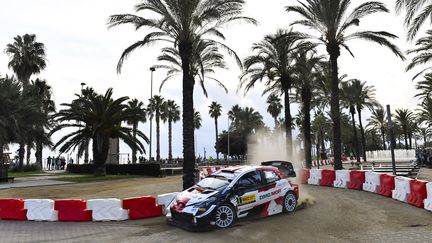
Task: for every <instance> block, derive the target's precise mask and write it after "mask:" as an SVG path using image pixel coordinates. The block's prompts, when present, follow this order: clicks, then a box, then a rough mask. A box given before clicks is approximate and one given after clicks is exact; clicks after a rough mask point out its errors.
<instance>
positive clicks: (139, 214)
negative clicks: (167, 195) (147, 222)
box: [123, 197, 162, 219]
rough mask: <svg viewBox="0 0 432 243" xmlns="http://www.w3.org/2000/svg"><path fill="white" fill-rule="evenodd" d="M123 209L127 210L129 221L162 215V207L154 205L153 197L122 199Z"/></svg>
mask: <svg viewBox="0 0 432 243" xmlns="http://www.w3.org/2000/svg"><path fill="white" fill-rule="evenodd" d="M123 208H124V209H129V218H130V219H143V218H149V217H156V216H161V215H162V206H160V205H156V199H155V198H154V197H135V198H126V199H123Z"/></svg>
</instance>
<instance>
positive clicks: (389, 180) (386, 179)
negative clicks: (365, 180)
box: [377, 174, 395, 197]
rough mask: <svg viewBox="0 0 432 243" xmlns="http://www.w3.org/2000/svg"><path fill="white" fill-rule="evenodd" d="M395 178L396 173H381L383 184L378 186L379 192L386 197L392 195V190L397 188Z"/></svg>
mask: <svg viewBox="0 0 432 243" xmlns="http://www.w3.org/2000/svg"><path fill="white" fill-rule="evenodd" d="M394 178H395V176H394V175H388V174H381V177H380V183H381V184H380V185H379V186H378V191H377V193H378V194H380V195H382V196H385V197H391V196H392V191H393V190H394V189H395V180H394Z"/></svg>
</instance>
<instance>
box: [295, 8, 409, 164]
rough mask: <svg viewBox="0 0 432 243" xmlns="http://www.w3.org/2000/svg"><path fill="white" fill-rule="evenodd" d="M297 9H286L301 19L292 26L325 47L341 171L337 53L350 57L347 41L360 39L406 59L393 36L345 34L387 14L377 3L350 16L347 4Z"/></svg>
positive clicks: (358, 32) (336, 149) (384, 32)
mask: <svg viewBox="0 0 432 243" xmlns="http://www.w3.org/2000/svg"><path fill="white" fill-rule="evenodd" d="M299 3H300V6H289V7H287V8H286V9H287V11H288V12H294V13H298V14H300V15H301V16H302V18H303V19H301V20H297V21H294V22H293V23H292V24H293V25H296V24H300V25H303V26H306V27H308V28H310V29H313V30H315V31H317V32H318V33H317V34H316V35H314V38H315V39H316V40H318V42H319V43H320V44H324V45H325V46H326V49H327V52H328V54H329V56H330V65H331V113H332V119H333V154H334V160H335V166H334V167H335V169H342V162H341V151H342V147H341V127H340V124H341V123H340V111H339V108H340V106H339V81H338V77H339V74H338V58H339V56H340V49H341V48H344V49H346V50H347V51H348V52H349V53H350V54H351V55H353V54H352V52H351V50H350V49H349V47H348V45H347V44H348V41H350V40H355V39H362V40H367V41H371V42H375V43H378V44H380V45H382V46H385V47H388V48H390V50H391V51H392V52H393V53H394V54H395V55H396V56H398V57H400V58H401V59H403V60H404V59H405V58H404V56H403V54H402V53H401V51H400V50H399V48H398V47H396V46H395V45H394V44H392V43H391V42H390V41H389V39H395V38H397V36H396V35H393V34H391V33H388V32H386V31H368V30H364V31H363V30H362V31H356V32H352V33H349V32H348V31H349V30H350V29H352V27H354V26H358V25H359V24H360V19H362V18H364V17H366V16H368V15H371V14H374V13H379V12H389V10H388V9H387V8H386V7H385V5H384V4H382V3H380V2H366V3H363V4H361V5H359V6H358V7H356V8H355V9H354V10H353V11H352V12H351V13H349V12H348V7H349V5H350V3H351V2H350V1H349V0H307V1H306V3H303V2H299Z"/></svg>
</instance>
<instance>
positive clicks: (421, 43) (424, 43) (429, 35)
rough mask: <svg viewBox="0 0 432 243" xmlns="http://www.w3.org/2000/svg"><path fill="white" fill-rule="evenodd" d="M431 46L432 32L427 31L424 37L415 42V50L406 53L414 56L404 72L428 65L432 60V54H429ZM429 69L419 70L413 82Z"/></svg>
mask: <svg viewBox="0 0 432 243" xmlns="http://www.w3.org/2000/svg"><path fill="white" fill-rule="evenodd" d="M431 46H432V30H428V31H426V36H424V37H422V38H420V39H418V40H417V41H416V43H415V48H414V49H411V50H409V51H407V54H415V56H414V57H413V59H412V60H411V62H410V64H409V65H408V66H407V68H406V71H410V70H411V69H413V68H415V67H417V66H420V65H423V64H427V63H429V62H430V60H431V59H432V54H431V52H430V48H431ZM431 68H432V67H430V66H429V67H427V68H425V69H423V70H421V71H420V72H418V73H417V74H416V75H415V76H414V77H413V80H414V79H416V78H417V77H418V76H420V75H422V74H423V73H424V72H426V71H428V70H429V69H431Z"/></svg>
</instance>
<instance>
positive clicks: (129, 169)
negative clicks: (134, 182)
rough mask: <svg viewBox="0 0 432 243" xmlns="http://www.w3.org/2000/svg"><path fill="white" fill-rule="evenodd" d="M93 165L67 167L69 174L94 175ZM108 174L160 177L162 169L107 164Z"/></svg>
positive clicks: (150, 166) (154, 165) (151, 166)
mask: <svg viewBox="0 0 432 243" xmlns="http://www.w3.org/2000/svg"><path fill="white" fill-rule="evenodd" d="M93 169H94V165H93V164H82V165H75V164H71V165H68V166H67V171H68V172H69V173H75V174H93ZM106 173H107V174H109V175H118V174H120V175H146V176H160V175H161V169H160V165H159V164H125V165H118V164H107V165H106Z"/></svg>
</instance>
